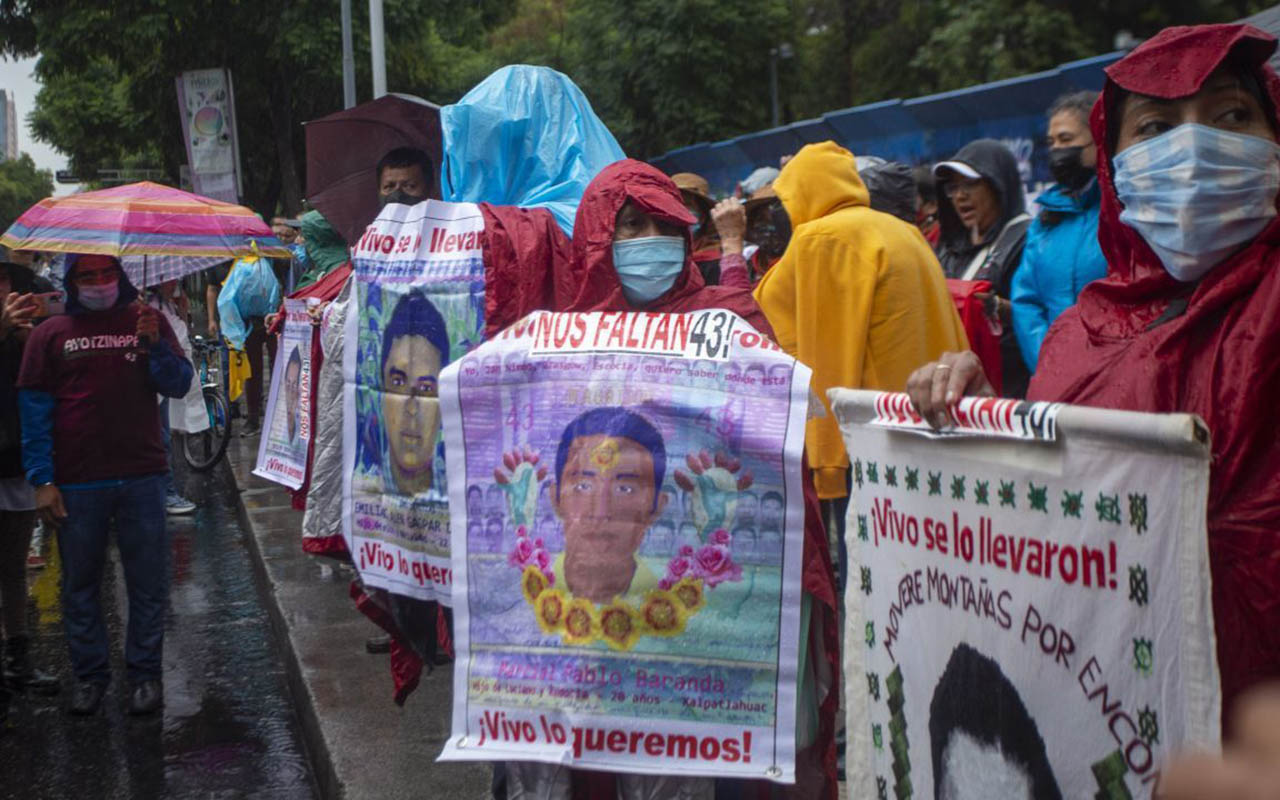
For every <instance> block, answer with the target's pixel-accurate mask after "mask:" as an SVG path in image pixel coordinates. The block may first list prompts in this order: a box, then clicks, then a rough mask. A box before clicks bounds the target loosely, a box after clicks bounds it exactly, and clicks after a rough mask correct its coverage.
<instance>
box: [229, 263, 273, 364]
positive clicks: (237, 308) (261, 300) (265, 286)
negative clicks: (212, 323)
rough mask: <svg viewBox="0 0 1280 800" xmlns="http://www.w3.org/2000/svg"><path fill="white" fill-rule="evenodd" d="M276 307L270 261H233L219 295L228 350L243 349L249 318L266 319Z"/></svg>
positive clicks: (247, 332)
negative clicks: (228, 345) (229, 345)
mask: <svg viewBox="0 0 1280 800" xmlns="http://www.w3.org/2000/svg"><path fill="white" fill-rule="evenodd" d="M279 307H280V281H278V280H276V275H275V273H274V272H273V271H272V270H271V261H270V260H268V259H265V258H259V257H258V256H246V257H244V258H241V259H239V260H238V261H236V263H235V266H233V267H232V268H231V274H230V275H228V276H227V280H226V283H224V284H223V285H222V291H220V292H218V317H219V318H220V319H221V320H222V335H223V336H225V337H226V338H227V341H229V342H230V343H231V349H232V350H243V349H244V340H245V339H247V338H249V327H250V322H249V319H250V318H251V317H265V316H266V315H267V314H270V313H272V312H273V311H275V310H276V309H278V308H279Z"/></svg>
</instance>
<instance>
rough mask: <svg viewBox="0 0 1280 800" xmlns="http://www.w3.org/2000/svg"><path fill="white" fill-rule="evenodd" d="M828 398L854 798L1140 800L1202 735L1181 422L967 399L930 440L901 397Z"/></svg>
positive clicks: (1195, 538)
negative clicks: (843, 549)
mask: <svg viewBox="0 0 1280 800" xmlns="http://www.w3.org/2000/svg"><path fill="white" fill-rule="evenodd" d="M830 397H831V401H832V408H833V410H834V413H835V415H836V417H837V420H838V421H839V423H840V426H841V430H842V431H843V433H844V438H845V444H846V447H847V448H848V451H849V454H850V462H851V471H852V476H851V477H852V498H851V502H850V504H849V512H848V518H847V525H846V530H847V533H846V537H847V538H846V540H847V542H848V545H849V562H850V563H849V565H848V573H847V574H848V585H847V589H846V594H845V611H846V627H845V678H846V682H845V686H846V695H845V699H846V707H847V713H848V751H847V752H848V762H847V773H848V775H849V781H850V786H849V796H850V797H881V798H884V797H889V796H893V797H897V798H903V797H908V796H916V797H930V796H943V797H946V796H952V797H1028V798H1030V797H1034V798H1039V799H1041V800H1054V799H1055V798H1078V797H1102V798H1131V797H1133V798H1137V797H1141V798H1148V797H1151V796H1152V791H1153V789H1154V787H1155V785H1156V782H1157V780H1158V776H1159V770H1160V767H1161V765H1162V764H1163V763H1164V761H1165V760H1166V759H1167V758H1168V756H1169V755H1170V754H1171V753H1172V752H1174V751H1177V750H1180V749H1183V748H1187V747H1195V746H1204V747H1216V745H1217V742H1218V739H1219V712H1220V704H1221V699H1220V693H1219V682H1218V672H1217V659H1216V654H1215V649H1214V646H1215V645H1214V633H1213V616H1212V610H1211V604H1210V599H1209V598H1210V585H1209V561H1208V545H1207V535H1206V529H1205V508H1206V497H1207V492H1208V476H1209V458H1208V454H1209V448H1208V443H1207V441H1208V435H1207V433H1206V431H1205V429H1204V426H1203V424H1202V423H1201V422H1199V420H1198V419H1196V418H1195V417H1191V416H1188V415H1154V414H1138V413H1133V412H1122V411H1108V410H1102V409H1093V408H1082V407H1076V406H1067V405H1058V404H1044V403H1026V402H1020V401H1015V400H1002V399H989V398H966V399H964V400H963V401H961V402H960V403H959V404H958V405H957V406H955V407H953V408H952V410H951V412H950V417H951V419H950V422H951V425H950V426H949V427H948V428H947V429H945V430H944V431H943V433H942V434H941V435H940V436H939V435H938V434H936V433H935V432H933V431H932V430H931V429H928V426H927V425H926V424H925V423H924V422H923V421H922V420H921V419H920V418H919V416H918V415H916V414H915V412H914V410H913V409H912V407H911V404H910V401H909V400H908V399H907V397H906V396H905V395H901V394H896V395H895V394H883V393H876V392H860V391H850V390H846V389H834V390H832V391H831V393H830ZM921 434H925V435H921ZM938 793H940V794H938Z"/></svg>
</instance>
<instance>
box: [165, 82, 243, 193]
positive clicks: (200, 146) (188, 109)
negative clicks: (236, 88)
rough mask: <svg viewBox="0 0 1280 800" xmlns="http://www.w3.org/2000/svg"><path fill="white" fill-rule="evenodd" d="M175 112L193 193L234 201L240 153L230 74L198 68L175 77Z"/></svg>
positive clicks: (238, 188)
mask: <svg viewBox="0 0 1280 800" xmlns="http://www.w3.org/2000/svg"><path fill="white" fill-rule="evenodd" d="M177 84H178V113H179V114H180V115H181V117H182V133H183V137H182V138H183V141H184V143H185V144H186V148H187V161H188V163H189V164H190V165H191V184H192V189H193V191H194V192H195V193H196V194H200V195H204V196H205V197H212V198H213V199H214V200H223V201H225V202H228V203H238V202H240V201H239V194H240V192H239V190H240V152H239V147H238V142H237V141H236V120H235V96H234V94H233V93H232V88H231V73H230V72H228V71H227V70H225V69H198V70H191V71H188V72H184V73H182V74H181V75H179V76H178V80H177Z"/></svg>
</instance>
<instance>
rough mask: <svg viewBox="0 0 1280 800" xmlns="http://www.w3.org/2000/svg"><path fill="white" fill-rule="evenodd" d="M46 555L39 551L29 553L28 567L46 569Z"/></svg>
mask: <svg viewBox="0 0 1280 800" xmlns="http://www.w3.org/2000/svg"><path fill="white" fill-rule="evenodd" d="M44 567H45V560H44V556H42V555H40V554H39V553H29V554H28V555H27V569H44Z"/></svg>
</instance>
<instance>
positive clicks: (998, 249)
mask: <svg viewBox="0 0 1280 800" xmlns="http://www.w3.org/2000/svg"><path fill="white" fill-rule="evenodd" d="M933 173H934V175H936V176H937V179H938V217H939V221H940V222H941V225H942V237H941V239H940V241H939V246H938V260H939V261H941V262H942V270H943V272H945V273H946V274H947V277H948V278H959V279H961V280H966V281H990V282H991V286H992V289H993V293H992V294H991V295H990V296H989V297H987V298H984V300H985V302H986V304H987V309H988V316H990V317H993V318H996V319H998V320H999V321H1000V322H1001V323H1002V324H1003V326H1004V333H1003V334H1001V337H1000V363H1001V367H1002V375H1003V378H1002V380H1003V391H1002V394H1003V395H1004V396H1005V397H1019V398H1020V397H1024V396H1025V395H1026V393H1027V382H1028V381H1029V380H1030V379H1031V372H1030V370H1028V369H1027V365H1026V363H1025V362H1024V361H1023V360H1022V351H1021V349H1019V347H1018V338H1017V336H1015V335H1014V333H1013V325H1012V322H1013V316H1012V306H1011V305H1010V304H1009V299H1010V295H1011V291H1012V285H1013V274H1014V272H1015V271H1016V270H1017V268H1018V264H1019V263H1021V261H1022V248H1023V245H1024V244H1025V243H1026V238H1027V226H1028V225H1030V224H1031V217H1030V216H1028V215H1027V205H1026V199H1025V198H1024V196H1023V193H1022V178H1021V176H1020V175H1019V173H1018V160H1017V159H1016V158H1014V156H1013V153H1011V152H1009V148H1007V147H1005V146H1004V145H1003V144H1001V143H1000V142H997V141H996V140H994V139H979V140H977V141H975V142H970V143H969V144H967V145H965V146H964V147H962V148H961V149H960V152H958V153H956V155H955V157H954V158H952V159H951V160H950V161H943V162H942V163H941V164H938V165H937V166H935V167H934V168H933Z"/></svg>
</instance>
